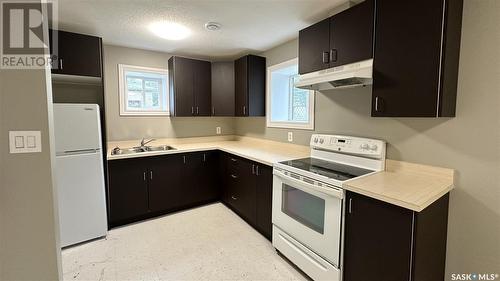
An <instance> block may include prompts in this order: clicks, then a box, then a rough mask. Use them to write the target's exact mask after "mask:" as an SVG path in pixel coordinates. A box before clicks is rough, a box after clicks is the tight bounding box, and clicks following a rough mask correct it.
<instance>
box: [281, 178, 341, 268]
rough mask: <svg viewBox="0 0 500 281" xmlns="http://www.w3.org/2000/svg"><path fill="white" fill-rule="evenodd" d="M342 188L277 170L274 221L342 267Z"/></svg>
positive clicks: (285, 230)
mask: <svg viewBox="0 0 500 281" xmlns="http://www.w3.org/2000/svg"><path fill="white" fill-rule="evenodd" d="M343 198H344V191H343V190H342V189H339V188H336V187H333V186H328V185H326V184H322V186H318V185H317V184H315V183H314V181H313V180H308V179H306V181H304V178H303V177H301V176H299V175H296V174H293V173H289V172H285V171H279V170H276V169H275V170H274V176H273V215H272V216H273V224H274V225H275V226H277V227H278V228H280V229H281V230H283V231H284V232H285V233H287V234H288V235H290V236H291V237H293V238H294V239H295V240H297V241H299V242H300V243H302V244H304V245H305V246H306V247H307V248H309V249H310V250H311V251H313V252H314V253H316V254H317V255H319V256H321V257H323V258H324V259H325V260H327V261H328V262H330V263H332V264H333V265H334V266H335V267H337V268H339V264H340V263H339V258H340V245H341V234H342V203H343Z"/></svg>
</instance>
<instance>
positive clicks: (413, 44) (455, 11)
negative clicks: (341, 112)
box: [371, 0, 463, 117]
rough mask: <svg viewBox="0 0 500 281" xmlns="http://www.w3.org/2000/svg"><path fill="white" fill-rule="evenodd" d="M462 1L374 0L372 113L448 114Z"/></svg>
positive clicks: (455, 73)
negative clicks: (375, 2) (375, 5)
mask: <svg viewBox="0 0 500 281" xmlns="http://www.w3.org/2000/svg"><path fill="white" fill-rule="evenodd" d="M462 8H463V1H462V0H427V1H399V0H378V1H377V7H376V27H375V52H374V66H373V94H372V110H371V112H372V116H376V117H454V116H455V107H456V94H457V78H458V62H459V53H460V37H461V25H462Z"/></svg>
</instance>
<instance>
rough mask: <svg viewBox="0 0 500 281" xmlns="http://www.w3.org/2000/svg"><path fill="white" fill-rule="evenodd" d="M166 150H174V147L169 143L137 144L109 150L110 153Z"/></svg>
mask: <svg viewBox="0 0 500 281" xmlns="http://www.w3.org/2000/svg"><path fill="white" fill-rule="evenodd" d="M167 150H175V148H174V147H171V146H170V145H159V146H137V147H131V148H119V147H116V148H114V149H113V150H112V151H111V155H123V154H135V153H144V152H153V151H167Z"/></svg>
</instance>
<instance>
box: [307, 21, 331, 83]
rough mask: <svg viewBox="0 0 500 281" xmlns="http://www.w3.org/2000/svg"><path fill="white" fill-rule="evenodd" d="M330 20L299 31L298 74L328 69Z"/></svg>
mask: <svg viewBox="0 0 500 281" xmlns="http://www.w3.org/2000/svg"><path fill="white" fill-rule="evenodd" d="M329 53H330V19H325V20H323V21H320V22H318V23H316V24H314V25H311V26H309V27H307V28H305V29H302V30H301V31H299V74H304V73H309V72H314V71H318V70H321V69H326V68H329V67H330V63H329V62H330V61H329Z"/></svg>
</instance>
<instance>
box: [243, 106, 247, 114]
mask: <svg viewBox="0 0 500 281" xmlns="http://www.w3.org/2000/svg"><path fill="white" fill-rule="evenodd" d="M246 114H247V107H246V106H245V105H244V106H243V115H246Z"/></svg>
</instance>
